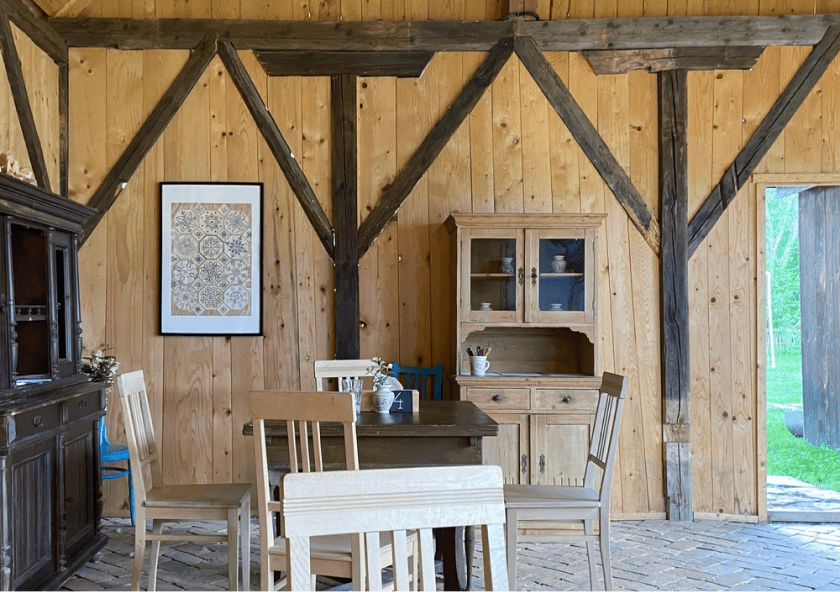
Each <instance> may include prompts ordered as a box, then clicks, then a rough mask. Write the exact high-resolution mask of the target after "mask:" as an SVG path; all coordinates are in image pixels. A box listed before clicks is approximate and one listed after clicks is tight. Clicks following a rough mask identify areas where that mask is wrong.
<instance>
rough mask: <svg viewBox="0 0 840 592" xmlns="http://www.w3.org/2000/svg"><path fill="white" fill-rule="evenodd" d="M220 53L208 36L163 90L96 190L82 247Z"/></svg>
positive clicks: (90, 204) (82, 238)
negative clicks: (217, 53)
mask: <svg viewBox="0 0 840 592" xmlns="http://www.w3.org/2000/svg"><path fill="white" fill-rule="evenodd" d="M215 56H216V40H215V39H214V38H212V37H208V38H207V39H204V40H202V41H201V43H199V44H198V46H197V47H196V48H195V51H193V52H192V54H191V55H190V57H189V59H188V60H187V63H186V64H184V67H183V68H182V69H181V71H180V72H179V73H178V75H177V76H176V77H175V80H173V81H172V84H170V85H169V88H167V89H166V92H164V93H163V96H162V97H161V98H160V100H159V101H158V102H157V105H155V108H154V109H152V112H151V113H149V116H148V117H147V118H146V121H144V122H143V125H141V126H140V129H139V130H137V133H136V134H135V136H134V137H133V138H132V139H131V142H129V144H128V146H126V147H125V150H123V153H122V154H121V155H120V157H119V158H118V159H117V162H115V163H114V166H112V167H111V170H110V171H108V174H107V175H105V178H104V179H103V180H102V183H100V185H99V187H98V188H97V189H96V192H95V193H94V194H93V196H92V197H91V198H90V200H89V201H88V204H87V205H88V206H90V207H92V208H94V209H95V210H96V214H95V215H93V216H91V217H90V218H89V219H88V221H87V222H85V224H84V234H82V236H81V237H80V239H79V247H81V246H82V245H83V244H84V242H85V241H86V240H87V239H88V237H89V236H90V234H91V232H93V230H94V229H95V228H96V226H97V225H98V224H99V222H100V221H101V220H102V218H104V217H105V214H106V213H107V212H108V210H109V209H110V208H111V206H112V205H113V204H114V202H115V201H116V200H117V196H118V195H119V194H120V191H121V190H122V187H123V186H124V185H125V183H128V181H129V180H130V179H131V177H132V176H133V175H134V172H135V171H136V170H137V167H139V166H140V163H141V162H142V161H143V158H145V156H146V154H147V153H148V152H149V150H150V149H151V147H152V146H154V144H155V142H156V141H157V139H158V138H159V137H160V135H161V134H162V133H163V130H165V129H166V126H167V125H169V122H170V121H172V118H173V117H174V116H175V113H177V112H178V109H180V108H181V105H182V104H183V103H184V101H185V100H186V98H187V96H189V94H190V92H191V91H192V89H193V87H194V86H195V85H196V83H197V82H198V80H199V78H201V75H202V74H203V73H204V71H205V70H206V69H207V66H209V65H210V62H211V61H212V60H213V58H214V57H215Z"/></svg>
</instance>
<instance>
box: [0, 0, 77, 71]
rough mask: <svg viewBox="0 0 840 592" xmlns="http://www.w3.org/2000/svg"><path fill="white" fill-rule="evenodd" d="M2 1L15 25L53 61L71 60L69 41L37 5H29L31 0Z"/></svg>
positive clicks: (65, 61)
mask: <svg viewBox="0 0 840 592" xmlns="http://www.w3.org/2000/svg"><path fill="white" fill-rule="evenodd" d="M2 2H3V4H4V5H5V7H6V11H7V12H8V15H9V18H10V19H11V20H12V22H13V23H14V24H15V26H16V27H17V28H18V29H20V30H21V31H23V32H24V33H26V36H27V37H29V38H30V39H31V40H32V42H33V43H34V44H35V45H37V46H38V47H39V48H41V50H42V51H43V52H44V53H46V54H47V55H48V56H50V59H52V61H53V62H55V63H56V64H68V63H69V62H70V59H69V57H68V55H67V43H65V41H64V38H63V37H62V36H61V35H59V34H58V33H56V31H55V29H53V28H52V27H51V26H50V25H49V24H48V21H47V19H46V17H45V16H44V14H43V12H42V11H41V10H40V9H39V8H38V7H37V6H32V7H28V6H27V4H29V2H27V1H25V0H24V1H21V0H17V1H13V0H2Z"/></svg>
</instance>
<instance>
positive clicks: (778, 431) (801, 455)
mask: <svg viewBox="0 0 840 592" xmlns="http://www.w3.org/2000/svg"><path fill="white" fill-rule="evenodd" d="M794 407H798V408H801V407H802V358H801V356H800V355H799V354H777V355H776V367H775V368H771V367H770V363H769V360H768V363H767V474H768V475H789V476H791V477H795V478H796V479H799V480H801V481H805V482H806V483H811V484H813V485H816V486H818V487H822V488H824V489H833V490H836V491H840V452H837V451H836V450H832V449H830V448H817V447H816V446H811V445H810V444H808V442H806V441H805V439H804V438H796V437H794V436H793V434H791V433H790V431H788V429H787V427H786V426H785V421H784V412H785V411H786V410H788V409H792V408H794Z"/></svg>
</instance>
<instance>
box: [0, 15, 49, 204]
mask: <svg viewBox="0 0 840 592" xmlns="http://www.w3.org/2000/svg"><path fill="white" fill-rule="evenodd" d="M6 8H7V2H6V1H5V0H3V1H2V2H0V51H2V53H3V64H4V66H5V67H6V78H8V80H9V86H10V87H11V91H12V98H13V99H14V102H15V109H16V110H17V115H18V121H19V122H20V129H21V132H22V133H23V141H24V143H25V144H26V152H27V154H28V155H29V166H30V167H32V173H33V175H35V181H37V183H38V187H40V188H41V189H43V190H45V191H52V189H51V188H50V177H49V173H48V171H47V160H46V158H44V149H43V146H42V145H41V139H40V137H39V135H38V126H36V125H35V115H34V114H33V113H32V104H31V103H30V102H29V93H28V92H27V91H26V81H25V80H24V78H23V69H22V68H21V65H20V58H19V57H18V51H17V46H16V45H15V39H14V37H13V36H12V26H11V24H10V22H9V13H8V12H7V11H6Z"/></svg>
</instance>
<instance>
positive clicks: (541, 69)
mask: <svg viewBox="0 0 840 592" xmlns="http://www.w3.org/2000/svg"><path fill="white" fill-rule="evenodd" d="M515 47H516V55H518V56H519V59H520V60H521V61H522V65H523V66H525V67H526V68H527V69H528V72H530V73H531V76H532V77H533V78H534V81H535V82H536V83H537V86H539V87H540V90H542V92H543V94H544V95H545V96H546V98H547V99H548V102H549V104H550V105H551V106H552V107H553V108H554V110H555V111H556V112H557V114H558V115H559V116H560V118H561V119H562V120H563V123H565V124H566V127H567V128H568V129H569V132H570V133H571V134H572V136H573V137H574V138H575V140H576V141H577V143H578V145H579V146H580V147H581V149H582V150H583V153H584V154H586V157H587V158H588V159H589V160H590V161H591V162H592V165H593V166H594V167H595V170H597V171H598V174H599V175H600V176H601V178H602V179H603V180H604V182H605V183H606V184H607V186H608V187H609V188H610V190H611V191H612V192H613V194H614V195H615V197H616V199H617V200H618V202H619V203H620V204H621V206H622V207H623V208H624V210H625V211H626V212H627V215H628V216H630V220H632V222H633V224H635V225H636V228H638V229H639V231H640V232H641V233H642V236H643V237H644V238H645V240H646V241H647V243H648V244H649V245H650V247H651V248H652V249H653V250H654V252H655V253H657V254H658V253H659V226H658V224H657V223H656V221H655V220H654V219H653V215H652V214H651V213H650V210H648V208H647V205H645V202H644V200H643V199H642V196H641V195H640V194H639V191H638V190H637V189H636V187H635V186H634V185H633V182H632V181H631V180H630V176H629V175H628V174H627V173H626V172H625V170H624V169H623V168H622V166H621V164H619V162H618V160H616V158H615V156H614V155H613V153H612V152H610V149H609V147H608V146H607V143H606V142H604V139H603V138H602V137H601V134H599V133H598V130H597V129H595V126H594V125H592V122H591V121H589V118H588V117H586V113H584V112H583V109H581V108H580V105H578V103H577V101H575V98H574V97H573V96H572V93H571V92H569V89H568V88H567V87H566V85H565V84H563V81H562V80H561V79H560V77H559V76H558V75H557V72H555V71H554V68H552V67H551V64H549V63H548V60H546V59H545V56H543V54H542V53H541V52H540V50H539V48H538V47H537V45H536V44H535V43H534V41H533V40H532V39H528V38H527V37H517V38H516V44H515Z"/></svg>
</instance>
